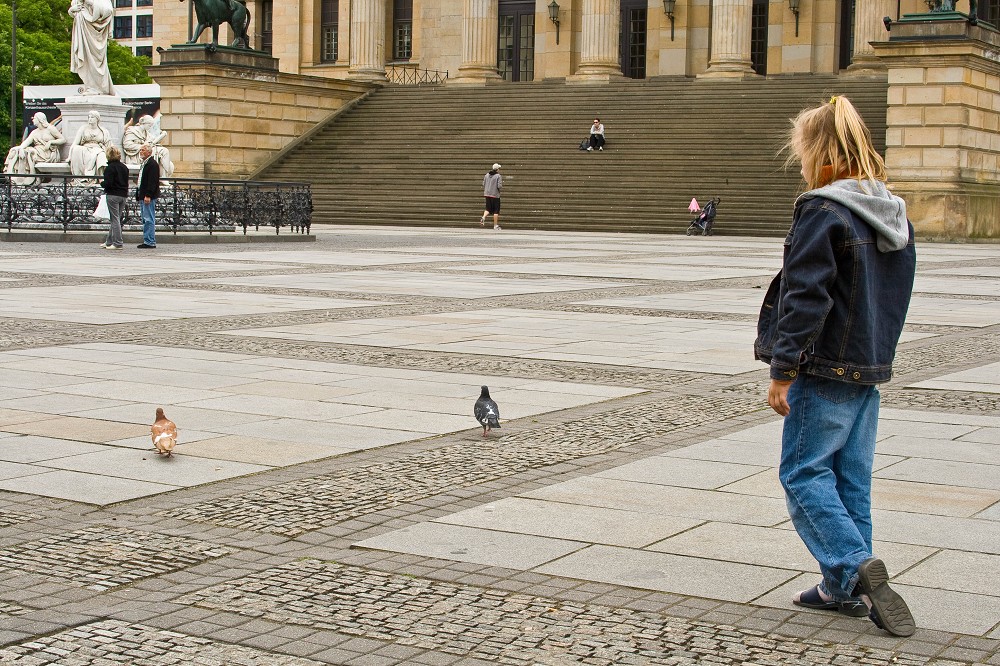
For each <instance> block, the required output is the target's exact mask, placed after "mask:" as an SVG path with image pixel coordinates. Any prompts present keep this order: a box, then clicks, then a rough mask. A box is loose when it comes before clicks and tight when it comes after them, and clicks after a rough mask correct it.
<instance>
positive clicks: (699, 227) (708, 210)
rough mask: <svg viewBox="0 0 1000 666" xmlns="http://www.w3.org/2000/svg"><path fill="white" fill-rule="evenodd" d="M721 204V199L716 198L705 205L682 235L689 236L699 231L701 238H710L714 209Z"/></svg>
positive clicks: (713, 222)
mask: <svg viewBox="0 0 1000 666" xmlns="http://www.w3.org/2000/svg"><path fill="white" fill-rule="evenodd" d="M721 202H722V198H721V197H716V198H714V199H712V200H711V201H709V202H708V203H707V204H705V209H704V210H703V211H701V213H699V214H698V217H696V218H694V219H693V220H691V224H689V225H688V228H687V231H685V232H684V235H685V236H690V235H691V234H694V233H697V232H699V231H700V232H701V235H702V236H711V235H712V226H713V225H714V224H715V208H716V206H718V205H719V203H721Z"/></svg>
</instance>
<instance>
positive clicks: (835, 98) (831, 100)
mask: <svg viewBox="0 0 1000 666" xmlns="http://www.w3.org/2000/svg"><path fill="white" fill-rule="evenodd" d="M836 103H837V96H836V95H834V96H833V97H831V98H830V104H836Z"/></svg>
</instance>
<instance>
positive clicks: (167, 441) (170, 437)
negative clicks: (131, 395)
mask: <svg viewBox="0 0 1000 666" xmlns="http://www.w3.org/2000/svg"><path fill="white" fill-rule="evenodd" d="M150 432H151V433H152V437H153V446H155V447H156V455H161V454H164V453H165V454H167V457H168V458H169V457H170V452H171V451H173V450H174V447H175V446H177V426H176V425H175V424H174V422H173V421H171V420H170V419H168V418H167V417H166V416H164V414H163V408H162V407H157V408H156V420H155V421H153V427H152V428H150Z"/></svg>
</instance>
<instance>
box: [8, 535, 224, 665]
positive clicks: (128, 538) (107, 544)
mask: <svg viewBox="0 0 1000 666" xmlns="http://www.w3.org/2000/svg"><path fill="white" fill-rule="evenodd" d="M231 552H232V550H231V549H229V548H224V547H219V546H213V545H211V544H207V543H204V542H202V541H196V540H195V539H189V538H186V537H178V536H167V535H159V534H151V533H149V532H139V531H135V530H128V529H123V528H118V527H107V526H103V525H95V526H92V527H87V528H84V529H80V530H77V531H75V532H68V533H64V534H59V535H57V536H51V537H46V538H44V539H38V540H36V541H30V542H27V543H22V544H18V545H17V546H14V547H10V548H4V549H3V550H0V568H5V569H11V570H15V571H31V572H35V573H40V574H44V575H46V576H48V577H53V578H59V579H61V580H65V581H69V582H70V583H71V584H73V585H75V586H78V587H85V588H87V589H90V590H98V591H101V590H108V589H111V588H114V587H118V586H119V585H127V584H129V583H132V582H135V581H137V580H140V579H142V578H148V577H150V576H158V575H160V574H163V573H167V572H170V571H177V570H178V569H183V568H185V567H189V566H192V565H195V564H198V563H200V562H204V561H206V560H209V559H212V558H216V557H222V556H223V555H228V554H230V553H231ZM0 663H3V662H0Z"/></svg>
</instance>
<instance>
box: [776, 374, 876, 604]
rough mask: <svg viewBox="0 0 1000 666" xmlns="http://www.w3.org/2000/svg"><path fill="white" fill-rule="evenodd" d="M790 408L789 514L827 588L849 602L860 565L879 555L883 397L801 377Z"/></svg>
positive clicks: (786, 447) (783, 475) (784, 478)
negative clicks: (875, 542)
mask: <svg viewBox="0 0 1000 666" xmlns="http://www.w3.org/2000/svg"><path fill="white" fill-rule="evenodd" d="M788 406H789V408H790V412H789V414H788V416H786V417H785V424H784V431H783V433H782V437H781V464H780V466H779V468H778V476H779V478H780V479H781V485H782V487H784V489H785V501H786V503H787V504H788V513H789V515H790V516H791V519H792V524H793V525H794V526H795V531H796V532H798V533H799V536H800V537H801V538H802V541H803V542H804V543H805V545H806V547H807V548H808V549H809V552H810V553H812V555H813V557H815V558H816V561H817V562H818V563H819V568H820V571H821V572H822V574H823V583H822V588H823V590H824V591H825V592H827V593H828V594H830V595H831V596H832V597H833V598H834V599H836V600H838V601H843V600H845V599H847V598H849V597H850V596H851V591H852V590H854V586H855V585H856V584H857V582H858V566H859V565H860V564H861V563H862V562H863V561H865V560H866V559H868V558H870V557H872V517H871V482H872V464H873V461H874V458H875V431H876V428H877V426H878V407H879V392H878V389H877V388H875V387H874V386H865V385H861V384H848V383H846V382H838V381H834V380H831V379H824V378H822V377H815V376H812V375H799V378H798V379H797V380H796V381H795V383H793V384H792V385H791V387H789V389H788Z"/></svg>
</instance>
